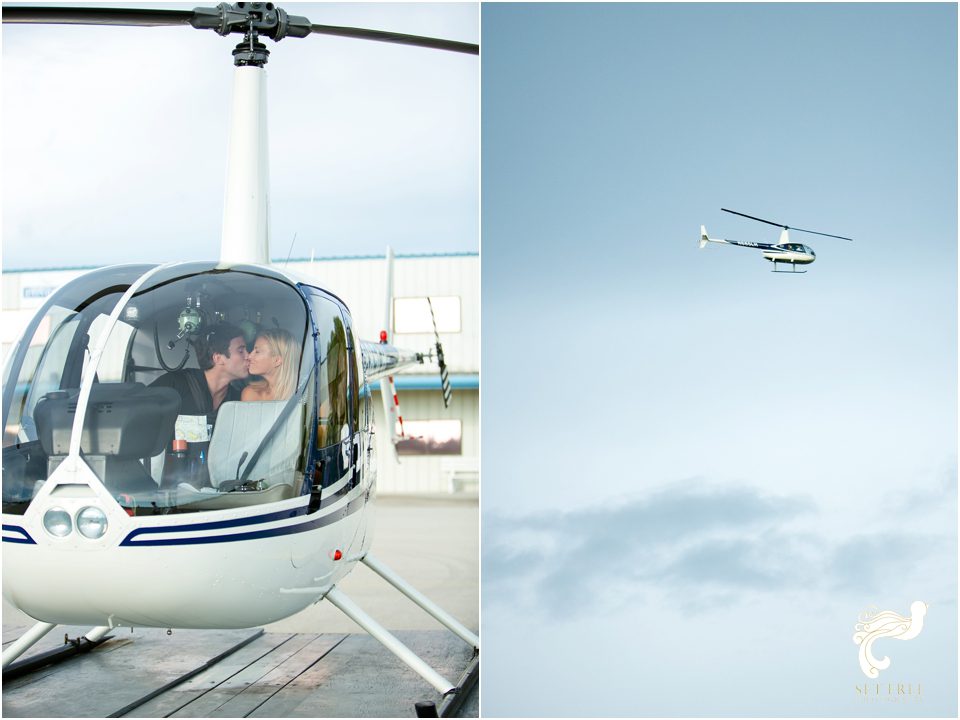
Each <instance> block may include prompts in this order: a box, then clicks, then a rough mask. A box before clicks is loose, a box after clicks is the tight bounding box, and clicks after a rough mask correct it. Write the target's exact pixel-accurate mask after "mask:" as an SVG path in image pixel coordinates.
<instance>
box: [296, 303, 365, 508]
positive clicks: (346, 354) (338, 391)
mask: <svg viewBox="0 0 960 720" xmlns="http://www.w3.org/2000/svg"><path fill="white" fill-rule="evenodd" d="M301 287H302V289H303V290H304V292H305V293H306V294H307V297H308V298H309V299H310V307H311V310H312V315H313V321H314V332H315V333H316V351H317V353H318V355H319V357H318V362H317V408H318V412H317V427H316V445H317V447H318V448H319V451H318V453H317V457H316V458H315V466H314V467H315V470H314V475H315V478H314V485H315V486H317V487H319V488H328V487H331V486H336V487H337V488H338V489H344V490H346V489H347V488H348V487H349V486H350V484H351V480H352V478H351V477H349V475H350V471H351V468H352V459H353V457H355V452H354V451H353V450H352V449H351V448H352V446H353V442H354V437H355V435H356V434H357V433H356V418H357V411H355V410H353V409H352V408H351V405H352V404H354V399H355V398H357V397H358V395H357V393H356V390H355V387H356V385H355V383H356V371H354V372H351V371H350V365H351V362H352V358H353V351H352V346H353V342H352V340H351V335H350V334H349V332H350V331H349V326H348V325H347V324H346V323H345V322H344V314H343V313H342V312H341V309H340V305H339V304H338V303H336V302H335V301H334V300H333V299H332V298H331V297H329V296H328V295H326V294H325V293H323V292H322V291H320V290H318V289H316V288H312V287H309V286H301Z"/></svg>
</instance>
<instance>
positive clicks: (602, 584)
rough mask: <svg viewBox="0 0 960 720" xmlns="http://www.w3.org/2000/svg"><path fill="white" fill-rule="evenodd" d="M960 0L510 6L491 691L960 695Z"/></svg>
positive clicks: (494, 256) (491, 478)
mask: <svg viewBox="0 0 960 720" xmlns="http://www.w3.org/2000/svg"><path fill="white" fill-rule="evenodd" d="M956 12H957V11H956V6H955V5H950V4H927V5H921V4H909V5H906V4H845V5H839V4H810V5H795V4H775V5H768V4H753V3H751V4H743V5H728V4H709V5H702V4H673V5H660V4H637V5H633V4H607V5H603V4H598V5H586V4H529V5H516V4H485V5H484V6H483V9H482V32H483V67H482V70H483V81H482V121H481V126H482V183H481V191H482V199H483V201H482V294H483V327H482V333H483V354H482V367H483V396H482V441H483V455H482V457H483V460H482V463H483V495H482V509H483V535H482V548H483V559H482V636H483V640H484V652H485V668H486V669H485V671H484V674H483V678H482V699H483V705H482V711H483V714H484V715H486V716H490V717H499V716H554V715H556V716H601V717H602V716H666V717H678V716H679V717H687V716H693V717H697V716H711V717H743V716H764V717H768V716H770V717H778V716H831V717H837V716H839V717H860V716H870V717H874V716H876V717H902V716H909V717H915V716H920V717H928V716H934V717H936V716H943V717H950V716H953V717H955V716H956V713H957V604H956V602H957V597H956V595H957V590H956V588H957V570H956V568H957V422H956V420H957V75H956V69H957V37H956V32H957V30H956V28H957V15H956ZM722 207H723V208H731V209H734V210H738V211H740V212H744V213H747V214H751V215H755V216H759V217H762V218H767V219H771V220H774V221H777V222H781V223H785V224H789V225H795V226H797V227H802V228H809V229H813V230H818V231H821V232H825V233H832V234H837V235H843V236H847V237H852V238H854V242H852V243H851V242H845V241H843V240H836V239H831V238H825V237H818V236H816V235H803V234H801V233H793V234H792V236H791V241H794V242H801V243H804V244H807V245H808V246H811V247H813V248H814V250H815V251H816V254H817V257H816V262H815V263H814V264H813V265H810V266H808V268H807V269H808V272H807V274H804V275H799V274H798V275H794V276H788V275H781V274H773V273H771V272H770V270H771V265H770V263H768V262H767V261H765V260H763V259H762V258H761V257H760V254H759V253H758V252H757V251H754V250H748V249H744V248H737V247H727V246H720V245H709V246H707V247H706V248H704V249H702V250H701V249H698V244H697V241H698V239H699V234H700V233H699V230H700V225H705V226H706V227H707V230H708V231H709V232H710V234H711V235H712V236H715V237H722V238H730V239H738V240H746V241H753V242H776V241H777V238H778V230H777V229H776V228H773V227H770V226H768V225H763V224H759V223H755V222H752V221H750V220H746V219H743V218H738V217H735V216H733V215H729V214H727V213H723V212H721V211H720V208H722ZM518 388H522V391H519V392H518ZM916 600H921V601H923V602H925V603H926V604H927V605H928V606H929V608H928V611H927V614H926V617H925V624H924V627H923V630H922V632H921V633H920V634H919V635H918V636H917V637H916V638H914V639H912V640H910V641H908V642H907V641H896V642H895V641H894V640H893V639H881V640H879V641H878V642H877V645H876V646H875V651H876V652H877V653H878V656H880V657H882V656H883V655H887V656H888V657H890V659H891V663H892V664H891V666H890V668H889V669H887V670H884V671H882V672H881V674H880V677H879V680H880V681H881V682H882V683H889V682H894V683H897V684H904V685H905V686H906V685H910V684H912V686H913V688H914V693H916V688H917V686H918V685H919V686H920V688H921V690H920V699H919V701H917V696H916V694H914V695H912V696H911V697H910V698H908V699H909V700H910V701H911V702H903V700H904V698H903V697H898V696H897V695H896V694H895V695H894V696H893V700H897V702H892V701H891V700H890V699H889V698H887V697H886V696H885V695H881V696H879V697H875V696H870V697H868V698H866V699H865V698H864V696H862V694H858V692H857V690H856V688H857V687H858V685H859V686H862V684H863V683H864V682H867V681H868V678H867V677H866V676H865V675H864V673H863V672H862V671H861V669H860V667H859V663H858V655H857V653H858V646H857V645H856V644H855V643H854V641H853V634H854V631H855V624H856V623H857V621H858V618H859V616H860V614H861V613H862V612H864V611H865V610H867V609H868V608H870V607H871V606H875V607H876V608H878V609H879V610H889V611H893V612H896V613H898V614H900V615H908V616H909V615H910V607H911V603H912V602H914V601H916ZM886 687H887V686H886V685H883V691H884V692H885V691H886ZM895 688H896V686H895Z"/></svg>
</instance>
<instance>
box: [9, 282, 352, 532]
mask: <svg viewBox="0 0 960 720" xmlns="http://www.w3.org/2000/svg"><path fill="white" fill-rule="evenodd" d="M137 283H139V287H136V288H135V289H134V290H133V292H131V291H130V289H131V287H134V286H135V285H136V284H137ZM349 336H350V321H349V315H347V314H346V310H345V308H343V306H342V304H340V303H339V302H338V301H336V299H335V298H333V297H332V296H328V295H326V294H324V293H322V291H318V290H316V289H314V288H306V287H304V286H300V285H298V284H297V283H295V282H293V281H292V280H291V279H290V278H289V277H288V276H286V275H284V274H283V273H280V272H277V271H274V270H270V269H267V268H261V267H257V266H244V265H238V266H234V267H231V268H229V269H224V268H223V267H219V266H218V265H217V264H215V263H178V264H174V265H167V266H160V267H157V266H144V265H136V266H120V267H115V268H106V269H103V270H97V271H93V272H91V273H87V274H86V275H83V276H81V277H80V278H77V279H76V280H74V281H72V282H70V283H68V284H67V285H65V286H64V287H63V288H61V289H60V290H58V291H57V292H56V293H54V294H53V295H52V296H51V297H50V298H48V300H47V302H46V303H45V305H44V307H43V308H41V311H40V312H39V313H38V314H37V316H36V317H35V318H34V320H33V321H32V322H31V323H30V325H29V326H28V327H27V329H26V330H25V332H24V334H23V336H22V338H21V339H20V341H19V342H18V343H17V345H16V346H15V347H14V349H13V351H12V352H11V354H10V359H9V361H8V364H7V366H6V367H5V370H4V385H3V416H4V434H3V470H4V472H3V479H2V489H3V512H4V513H11V514H21V515H22V514H23V513H24V512H26V511H27V508H28V507H29V506H30V503H31V501H32V500H33V498H35V497H37V495H38V493H40V492H41V490H42V488H43V486H44V484H45V483H47V481H48V480H49V479H50V478H51V477H53V476H54V474H55V473H56V470H57V468H58V467H59V466H60V465H61V464H62V463H63V462H64V461H65V460H66V459H67V458H68V457H70V456H71V454H76V455H78V456H79V457H80V459H81V460H82V461H83V462H84V463H85V464H86V465H87V466H89V468H90V469H91V470H92V471H93V474H94V475H95V476H96V478H97V480H98V481H99V482H100V483H102V485H103V486H104V487H105V488H106V490H107V491H108V492H109V493H110V494H111V495H112V496H113V497H114V499H116V500H117V501H118V502H119V503H120V504H121V506H123V507H124V508H125V509H126V511H127V513H128V514H130V515H140V514H157V513H160V514H165V513H170V512H194V511H209V510H219V509H231V508H237V507H244V506H249V505H255V504H260V503H267V502H278V501H283V500H291V501H293V500H294V499H296V498H299V497H300V496H301V495H302V494H307V493H309V491H310V482H309V478H308V477H307V470H306V469H307V468H308V467H312V465H313V464H314V463H315V462H316V460H317V458H316V457H314V456H316V455H323V456H324V457H325V456H326V455H329V457H330V459H331V461H332V462H329V463H326V472H325V475H324V478H323V484H324V485H327V486H329V485H333V484H335V483H337V482H338V481H339V480H340V479H341V478H342V477H347V476H348V475H349V472H348V467H346V465H347V464H348V463H347V462H346V461H345V460H343V458H345V457H349V453H344V452H339V445H341V444H343V443H350V442H351V437H352V435H353V432H354V428H353V424H355V422H356V417H357V411H356V409H354V408H351V407H349V406H350V405H351V404H355V400H354V401H353V402H352V401H351V397H350V396H351V393H348V392H347V388H348V387H353V388H355V387H356V385H357V374H358V373H359V368H358V367H357V366H356V363H353V365H351V360H352V358H353V353H352V352H349V350H350V349H352V348H350V346H351V342H349V341H348V338H349ZM255 339H256V341H257V345H258V347H260V345H261V344H263V346H264V347H267V349H268V355H269V356H270V357H279V358H280V359H281V366H282V369H283V371H284V373H285V374H284V375H283V387H282V388H281V389H280V391H278V392H277V393H276V394H277V395H280V397H279V399H277V398H271V399H268V400H264V401H255V402H241V401H240V394H241V391H242V389H243V387H245V386H246V385H247V384H250V383H260V382H262V378H261V377H259V376H250V375H249V374H248V368H247V352H248V350H250V349H252V347H253V344H254V340H255ZM268 340H269V342H267V341H268ZM271 343H272V344H271ZM98 353H99V356H98ZM212 361H216V362H215V363H214V364H215V365H216V368H214V369H213V370H212V371H211V362H212ZM351 368H352V369H351ZM205 371H211V372H205ZM276 377H279V376H276ZM276 377H274V380H276ZM208 379H209V382H208ZM211 383H212V384H214V385H217V384H218V383H221V384H222V383H225V385H226V393H225V395H224V397H223V399H222V401H221V402H219V404H217V403H215V401H214V400H213V396H212V395H211ZM219 386H220V385H218V387H219ZM257 387H263V385H258V386H257ZM274 387H280V386H279V385H274ZM353 395H355V393H353ZM320 408H322V417H320V418H318V416H317V414H318V410H319V409H320ZM80 412H82V413H83V422H82V423H79V422H77V419H76V415H77V414H78V413H80ZM324 453H326V455H324Z"/></svg>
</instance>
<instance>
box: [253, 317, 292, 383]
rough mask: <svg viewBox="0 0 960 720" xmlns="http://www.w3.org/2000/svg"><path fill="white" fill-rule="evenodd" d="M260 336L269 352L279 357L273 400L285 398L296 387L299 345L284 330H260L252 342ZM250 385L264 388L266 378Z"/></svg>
mask: <svg viewBox="0 0 960 720" xmlns="http://www.w3.org/2000/svg"><path fill="white" fill-rule="evenodd" d="M260 338H263V339H264V340H266V342H267V347H269V348H270V354H271V355H273V356H274V357H279V358H280V359H281V361H282V362H281V363H280V369H279V370H278V372H277V382H276V385H275V386H274V388H273V399H274V400H286V399H287V398H288V397H290V396H291V395H293V392H294V390H296V388H297V360H298V358H299V356H300V353H299V352H298V350H299V345H298V343H297V341H296V340H295V339H294V337H293V335H291V334H290V333H288V332H287V331H286V330H280V329H279V328H277V329H276V330H261V331H260V332H258V333H257V337H256V338H255V339H254V344H256V341H257V340H259V339H260ZM250 387H253V388H254V389H256V390H260V391H263V390H266V389H267V381H266V380H254V381H253V382H251V383H250Z"/></svg>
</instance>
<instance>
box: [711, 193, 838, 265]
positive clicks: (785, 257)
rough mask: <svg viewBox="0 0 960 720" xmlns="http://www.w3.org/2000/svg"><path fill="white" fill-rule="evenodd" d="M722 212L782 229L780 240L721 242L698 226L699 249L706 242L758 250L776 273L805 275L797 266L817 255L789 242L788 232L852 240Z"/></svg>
mask: <svg viewBox="0 0 960 720" xmlns="http://www.w3.org/2000/svg"><path fill="white" fill-rule="evenodd" d="M720 209H721V210H722V211H723V212H728V213H731V214H733V215H739V216H740V217H745V218H749V219H750V220H756V221H757V222H762V223H766V224H767V225H773V226H775V227H779V228H782V231H781V232H780V240H779V242H777V243H776V244H771V243H755V242H748V241H746V240H721V239H720V238H712V237H709V236H708V235H707V229H706V227H704V226H703V225H701V226H700V248H701V249H703V248H704V247H705V246H706V244H707V243H708V242H712V243H722V244H724V245H737V246H739V247H746V248H755V249H757V250H760V251H761V252H762V253H763V257H764V259H765V260H769V261H770V262H772V263H773V272H778V273H790V274H793V273H798V274H802V273H805V272H806V270H797V265H809V264H810V263H812V262H813V261H814V260H816V259H817V254H816V253H815V252H814V251H813V248H811V247H809V246H807V245H801V244H800V243H792V242H790V231H791V230H794V231H795V232H803V233H810V234H811V235H823V236H824V237H832V238H837V239H839V240H850V241H851V242H852V241H853V238H848V237H843V236H841V235H830V234H829V233H823V232H817V231H816V230H803V229H802V228H795V227H790V226H789V225H784V224H783V223H778V222H773V221H771V220H763V219H762V218H758V217H754V216H753V215H747V214H745V213H742V212H737V211H736V210H727V209H726V208H720ZM779 265H787V266H789V267H790V270H789V271H788V270H778V269H777V268H778V266H779Z"/></svg>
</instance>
